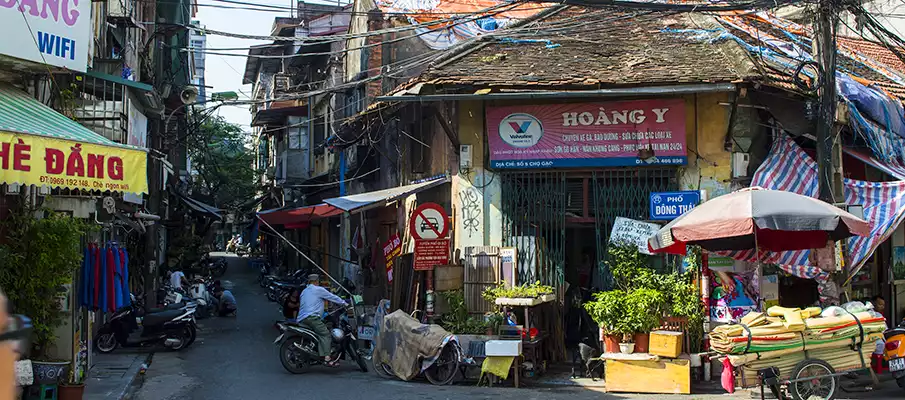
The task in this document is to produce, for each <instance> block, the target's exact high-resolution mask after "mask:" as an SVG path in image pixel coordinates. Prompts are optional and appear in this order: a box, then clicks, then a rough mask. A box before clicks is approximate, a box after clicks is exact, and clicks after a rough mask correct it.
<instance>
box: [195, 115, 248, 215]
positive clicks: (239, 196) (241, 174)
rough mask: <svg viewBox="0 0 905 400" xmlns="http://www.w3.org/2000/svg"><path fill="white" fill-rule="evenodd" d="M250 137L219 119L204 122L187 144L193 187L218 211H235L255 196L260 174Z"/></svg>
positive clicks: (238, 127)
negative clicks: (255, 164) (215, 206)
mask: <svg viewBox="0 0 905 400" xmlns="http://www.w3.org/2000/svg"><path fill="white" fill-rule="evenodd" d="M250 144H251V138H250V135H249V134H248V133H246V132H243V131H242V128H241V127H240V126H239V125H236V124H231V123H229V122H227V121H226V119H224V118H223V117H221V116H212V117H210V118H207V119H206V120H205V121H204V122H202V123H201V125H200V126H199V127H198V129H197V131H196V132H195V133H194V134H192V135H190V136H189V138H188V139H187V141H186V148H187V150H188V155H189V157H190V158H191V160H192V167H193V171H192V173H193V174H195V179H194V182H193V183H194V185H195V188H196V189H198V190H199V191H200V192H201V193H204V194H206V195H208V196H210V197H211V198H213V200H214V202H215V203H216V205H217V207H219V208H224V209H235V208H237V207H238V206H239V205H241V204H242V203H244V202H246V201H248V200H249V199H251V198H252V197H254V196H255V193H256V192H257V189H258V183H259V179H258V178H259V174H258V171H257V170H255V168H254V160H255V158H254V152H253V151H251V150H250V149H249V148H248V147H249V146H250Z"/></svg>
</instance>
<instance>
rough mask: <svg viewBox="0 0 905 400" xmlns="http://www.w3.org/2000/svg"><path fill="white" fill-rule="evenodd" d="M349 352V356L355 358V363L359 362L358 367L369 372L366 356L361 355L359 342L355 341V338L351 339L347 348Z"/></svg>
mask: <svg viewBox="0 0 905 400" xmlns="http://www.w3.org/2000/svg"><path fill="white" fill-rule="evenodd" d="M346 352H347V353H349V357H352V359H353V360H355V363H356V364H358V369H360V370H361V372H368V363H367V362H365V359H364V357H362V356H361V353H359V352H358V344H357V343H355V341H354V340H352V341H349V349H348V350H346Z"/></svg>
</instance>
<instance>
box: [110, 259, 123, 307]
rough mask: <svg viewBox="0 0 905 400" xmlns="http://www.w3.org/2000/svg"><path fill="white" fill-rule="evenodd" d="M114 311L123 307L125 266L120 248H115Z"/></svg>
mask: <svg viewBox="0 0 905 400" xmlns="http://www.w3.org/2000/svg"><path fill="white" fill-rule="evenodd" d="M111 250H112V252H113V309H114V310H119V309H120V308H122V306H123V304H124V303H123V264H122V259H121V258H120V253H119V248H118V247H115V246H114V247H113V248H112V249H111Z"/></svg>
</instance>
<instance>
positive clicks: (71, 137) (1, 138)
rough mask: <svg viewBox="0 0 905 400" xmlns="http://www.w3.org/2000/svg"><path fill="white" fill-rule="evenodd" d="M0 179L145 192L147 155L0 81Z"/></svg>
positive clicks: (146, 188)
mask: <svg viewBox="0 0 905 400" xmlns="http://www.w3.org/2000/svg"><path fill="white" fill-rule="evenodd" d="M0 172H2V173H0V183H17V184H23V185H38V186H50V187H54V188H56V187H61V188H68V189H80V190H99V191H108V190H109V191H116V192H125V193H147V192H148V174H147V153H146V151H145V150H143V149H140V148H137V147H133V146H127V145H123V144H119V143H116V142H114V141H112V140H109V139H107V138H105V137H103V136H101V135H99V134H97V133H95V132H94V131H92V130H90V129H88V128H85V127H84V126H82V125H79V124H78V123H77V122H75V121H73V120H71V119H69V118H67V117H66V116H64V115H63V114H60V113H58V112H56V111H54V110H53V109H52V108H50V107H47V106H45V105H44V104H42V103H41V102H39V101H37V100H35V99H34V98H32V97H31V96H29V95H28V94H27V93H25V92H23V91H21V90H19V89H16V88H15V87H13V86H10V85H6V84H0Z"/></svg>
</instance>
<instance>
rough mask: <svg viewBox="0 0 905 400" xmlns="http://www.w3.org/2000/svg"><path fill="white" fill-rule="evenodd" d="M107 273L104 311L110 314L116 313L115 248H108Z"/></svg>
mask: <svg viewBox="0 0 905 400" xmlns="http://www.w3.org/2000/svg"><path fill="white" fill-rule="evenodd" d="M106 254H107V257H106V258H107V273H106V277H105V278H106V280H107V281H106V283H107V284H106V285H105V286H104V287H105V288H106V291H107V295H106V296H107V297H106V300H107V301H105V302H104V310H105V311H109V312H114V311H116V292H115V290H114V289H113V287H114V285H116V283H115V279H116V278H115V275H116V261H115V260H114V259H113V248H112V247H109V246H108V247H107V249H106Z"/></svg>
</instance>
